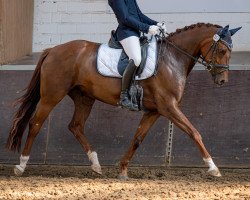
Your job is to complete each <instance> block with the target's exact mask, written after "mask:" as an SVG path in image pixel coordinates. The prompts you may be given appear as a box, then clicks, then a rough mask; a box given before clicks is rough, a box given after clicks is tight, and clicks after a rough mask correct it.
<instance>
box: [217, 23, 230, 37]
mask: <svg viewBox="0 0 250 200" xmlns="http://www.w3.org/2000/svg"><path fill="white" fill-rule="evenodd" d="M228 30H229V25H226V26H225V27H224V28H222V29H221V30H220V32H219V33H218V35H219V36H220V37H224V36H225V35H226V34H227V32H228Z"/></svg>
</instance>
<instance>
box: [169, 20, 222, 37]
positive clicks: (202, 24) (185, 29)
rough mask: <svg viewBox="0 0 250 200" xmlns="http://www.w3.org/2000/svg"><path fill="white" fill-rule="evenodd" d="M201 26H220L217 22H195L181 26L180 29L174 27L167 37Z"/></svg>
mask: <svg viewBox="0 0 250 200" xmlns="http://www.w3.org/2000/svg"><path fill="white" fill-rule="evenodd" d="M202 26H206V27H212V26H213V27H216V28H222V27H221V26H220V25H217V24H210V23H197V24H192V25H189V26H185V27H184V28H181V29H176V31H175V32H173V33H170V34H169V35H168V37H167V38H170V37H173V36H175V35H177V34H179V33H182V32H185V31H188V30H191V29H194V28H196V27H202Z"/></svg>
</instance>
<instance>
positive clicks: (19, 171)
mask: <svg viewBox="0 0 250 200" xmlns="http://www.w3.org/2000/svg"><path fill="white" fill-rule="evenodd" d="M23 172H24V169H23V168H21V167H20V166H19V165H16V166H15V167H14V174H15V175H16V176H22V175H23Z"/></svg>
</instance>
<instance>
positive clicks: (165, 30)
mask: <svg viewBox="0 0 250 200" xmlns="http://www.w3.org/2000/svg"><path fill="white" fill-rule="evenodd" d="M157 26H159V27H160V28H161V29H163V31H164V33H166V32H167V27H166V24H165V23H164V22H161V23H157Z"/></svg>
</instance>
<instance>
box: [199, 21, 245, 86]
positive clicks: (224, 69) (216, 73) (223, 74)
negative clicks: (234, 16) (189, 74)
mask: <svg viewBox="0 0 250 200" xmlns="http://www.w3.org/2000/svg"><path fill="white" fill-rule="evenodd" d="M240 29H241V27H239V28H236V29H231V30H229V25H227V26H225V27H224V28H221V29H219V30H218V31H217V33H216V34H215V35H214V36H213V38H209V39H207V40H205V41H204V42H203V44H202V46H201V56H202V57H203V62H204V64H205V65H206V67H207V69H208V70H209V71H210V73H211V75H212V77H213V79H214V82H215V83H216V84H218V85H222V84H223V83H225V82H228V70H229V59H230V57H231V51H232V47H233V43H232V38H231V37H232V36H233V35H234V34H235V33H236V32H237V31H238V30H240Z"/></svg>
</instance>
